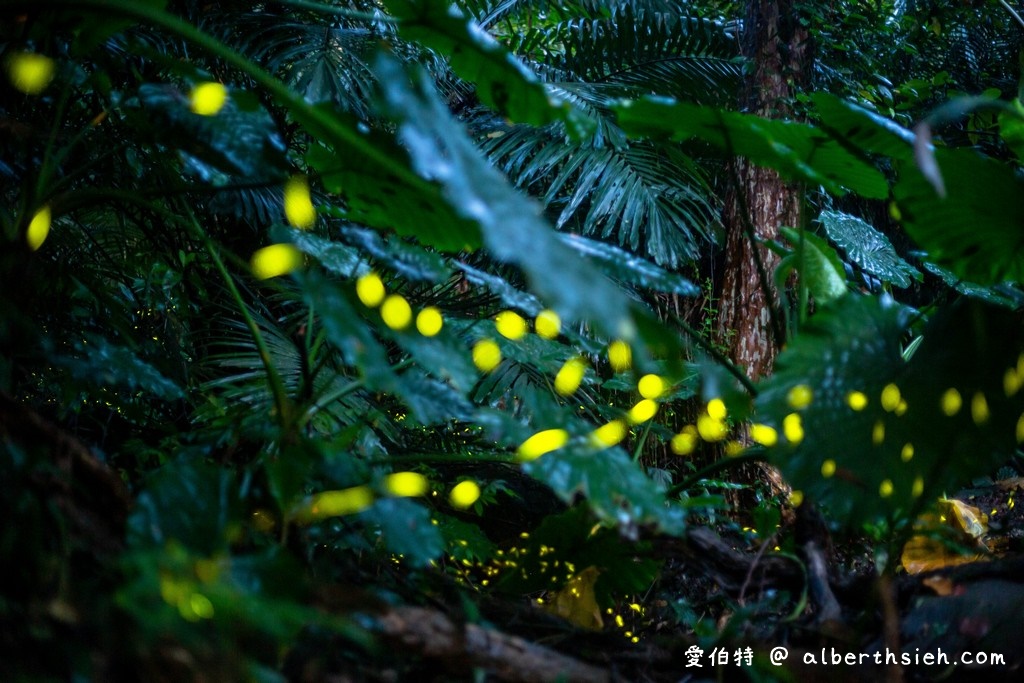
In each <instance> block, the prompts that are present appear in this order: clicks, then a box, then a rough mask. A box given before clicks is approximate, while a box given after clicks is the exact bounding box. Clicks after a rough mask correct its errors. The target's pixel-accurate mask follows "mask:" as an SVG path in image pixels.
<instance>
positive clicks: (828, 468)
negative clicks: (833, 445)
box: [821, 458, 836, 479]
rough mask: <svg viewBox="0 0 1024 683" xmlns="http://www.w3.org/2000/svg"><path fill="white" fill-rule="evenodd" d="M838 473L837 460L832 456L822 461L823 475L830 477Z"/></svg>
mask: <svg viewBox="0 0 1024 683" xmlns="http://www.w3.org/2000/svg"><path fill="white" fill-rule="evenodd" d="M835 473H836V461H835V460H832V459H831V458H830V459H828V460H826V461H825V462H823V463H821V476H823V477H825V478H826V479H828V478H829V477H831V476H832V475H833V474H835Z"/></svg>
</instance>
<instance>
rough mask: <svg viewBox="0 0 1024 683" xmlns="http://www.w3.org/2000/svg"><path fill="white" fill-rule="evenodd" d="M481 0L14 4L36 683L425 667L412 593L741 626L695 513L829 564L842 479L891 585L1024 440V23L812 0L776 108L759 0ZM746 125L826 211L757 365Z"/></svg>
mask: <svg viewBox="0 0 1024 683" xmlns="http://www.w3.org/2000/svg"><path fill="white" fill-rule="evenodd" d="M458 4H459V5H460V9H457V8H454V7H450V6H449V3H448V2H442V1H441V0H386V1H385V2H379V3H378V2H362V1H360V0H355V1H353V2H339V3H323V4H321V3H317V2H307V1H305V0H281V1H279V2H273V3H263V4H258V5H252V4H251V3H235V2H231V1H228V0H225V1H223V2H212V3H211V2H188V1H184V0H183V1H181V2H170V3H166V6H165V3H163V2H159V1H156V0H147V1H146V2H142V1H141V0H134V1H132V0H85V1H81V0H79V1H76V2H71V1H70V0H68V1H62V0H35V2H32V3H26V2H17V1H13V0H2V1H0V17H2V18H3V21H2V23H0V27H2V28H0V36H2V37H0V41H2V42H0V50H2V53H0V60H2V64H3V69H4V77H3V78H2V79H0V81H2V82H0V91H2V92H0V95H2V97H0V102H2V104H0V145H2V150H3V154H2V161H0V177H2V178H3V184H2V185H0V193H2V196H3V200H4V201H3V205H2V209H0V222H2V231H3V234H2V236H0V240H2V241H3V245H2V248H0V292H2V295H0V349H2V354H0V511H2V514H3V516H4V518H5V519H6V520H8V521H9V522H10V523H7V524H5V525H4V528H3V530H2V531H0V547H2V548H3V558H4V563H5V565H7V566H8V567H9V568H10V569H11V570H12V571H11V574H10V575H9V576H8V580H7V581H6V582H4V586H3V589H2V595H3V600H2V602H0V618H2V627H0V628H2V630H0V643H2V647H3V650H4V657H3V663H2V664H0V671H3V672H4V674H5V678H7V677H8V676H7V675H6V674H9V677H11V678H13V679H15V680H18V679H22V678H23V679H25V680H35V679H40V680H65V679H71V678H85V679H91V678H95V679H99V680H112V679H125V680H135V679H138V678H147V679H159V680H165V679H166V680H177V679H201V678H202V679H210V680H242V679H245V680H248V679H255V680H267V681H270V680H283V679H295V680H313V679H319V678H321V677H325V676H329V675H331V674H333V673H337V672H349V671H356V672H359V674H358V675H359V677H361V678H366V679H373V680H376V678H375V677H376V676H377V675H378V673H379V672H381V671H385V670H386V671H393V672H394V675H397V676H409V677H418V678H422V677H426V676H429V675H432V674H433V673H435V672H434V671H433V670H432V669H431V668H430V667H431V666H432V665H431V664H429V656H428V657H427V658H426V660H424V659H423V658H422V657H421V656H422V655H424V652H423V651H420V650H418V649H417V647H416V645H415V644H414V643H412V640H415V639H412V640H410V639H409V638H407V637H406V632H405V631H404V630H403V627H401V626H398V627H396V626H395V625H394V624H395V622H394V620H393V619H397V617H395V615H396V614H405V613H401V612H399V610H401V609H407V608H409V606H420V607H436V606H438V605H442V606H446V607H447V609H448V610H449V614H450V615H453V616H452V619H453V620H454V622H455V623H460V624H461V623H468V624H480V625H483V626H486V627H490V626H495V625H496V626H498V627H507V628H508V630H510V631H516V632H520V633H521V635H525V636H526V637H527V638H528V639H529V640H531V641H540V640H541V639H542V638H544V637H545V636H550V634H555V636H556V640H557V639H558V638H561V639H562V640H561V641H560V644H561V646H562V649H563V650H565V651H567V652H569V653H570V654H573V655H578V656H580V657H581V658H582V659H588V658H589V659H592V660H595V661H599V660H600V657H599V656H596V655H593V654H592V652H593V651H599V650H600V649H601V645H600V642H601V641H596V640H595V641H593V642H592V643H590V644H588V645H586V646H585V647H583V648H582V649H580V650H576V649H575V645H574V643H575V642H578V641H573V640H572V638H573V637H575V636H571V635H570V634H571V632H572V629H573V628H577V629H592V630H600V629H602V628H604V629H605V630H606V631H609V632H612V633H614V635H613V636H611V637H614V639H615V640H614V642H615V643H616V647H619V646H621V647H630V646H631V644H632V643H638V641H639V644H637V645H636V648H637V650H636V652H640V651H641V650H640V648H642V647H644V646H645V643H646V642H648V641H653V640H656V639H659V638H660V639H661V642H669V643H672V642H685V643H687V644H692V643H693V642H700V643H701V644H703V645H706V646H710V647H713V646H714V645H715V644H717V643H724V644H728V643H733V642H734V639H735V638H736V636H737V634H738V633H746V632H744V631H743V627H742V626H737V627H732V626H730V628H727V629H716V628H715V627H714V625H713V624H712V625H711V626H709V624H708V620H706V619H705V620H702V619H701V617H700V614H699V613H698V611H697V606H696V605H694V604H691V603H689V602H687V600H686V599H684V598H680V597H678V596H670V595H669V594H670V593H671V591H672V590H673V586H672V585H670V583H669V582H668V581H667V580H666V578H665V577H668V576H670V571H669V570H670V568H671V565H672V560H671V559H669V558H667V556H666V554H665V553H664V552H663V550H664V548H665V547H666V544H668V547H671V544H672V543H677V542H682V541H681V540H679V539H686V538H687V537H688V535H689V534H690V533H691V530H692V529H694V528H697V527H702V526H707V525H719V526H720V528H721V529H722V530H723V531H724V532H725V533H728V534H731V538H732V539H733V543H734V545H736V546H738V547H741V548H746V547H748V546H750V547H753V548H756V547H757V545H758V544H759V543H760V542H761V541H759V540H758V535H759V537H760V539H761V540H762V541H765V542H766V545H767V541H772V546H773V547H774V546H776V545H777V546H778V547H777V548H776V550H777V551H778V554H779V555H780V556H781V557H788V558H790V559H791V560H792V561H794V562H797V563H800V562H801V560H800V559H799V558H797V557H796V555H794V554H793V551H794V550H795V547H794V541H793V539H792V538H790V537H789V536H788V535H787V534H786V533H785V531H783V532H782V534H781V535H777V533H778V532H777V528H776V527H777V525H778V524H779V522H780V520H782V519H783V517H784V516H785V515H786V514H791V512H790V511H791V509H792V508H793V507H794V506H801V503H803V505H804V506H807V507H808V508H809V507H810V506H811V505H812V504H814V505H817V506H820V508H821V509H822V511H823V512H824V514H825V516H826V517H827V519H828V520H829V524H830V525H831V526H832V528H833V530H834V531H836V532H838V533H852V534H855V535H862V536H863V535H866V536H867V538H868V542H869V543H870V544H871V546H872V548H873V549H874V554H873V555H872V557H873V559H874V560H875V562H876V565H877V570H878V571H879V572H880V573H881V574H882V575H883V576H885V577H888V576H891V575H892V574H893V573H895V572H896V571H897V568H898V561H897V560H898V556H899V552H900V549H901V548H902V546H903V543H904V542H905V541H906V540H907V538H909V537H910V535H911V534H912V532H913V530H914V525H915V523H916V521H917V520H918V519H919V518H920V516H921V515H922V514H924V513H925V512H927V511H928V510H929V509H931V507H932V506H933V504H934V501H935V500H936V499H937V498H938V497H939V496H942V495H944V494H952V493H954V492H955V491H956V490H957V489H958V487H960V486H963V485H965V484H968V483H970V482H971V481H972V479H975V478H978V477H983V476H986V475H992V474H994V473H995V472H996V471H997V470H998V469H999V468H1000V467H1001V466H1007V465H1009V466H1011V467H1016V462H1017V461H1016V459H1017V458H1018V457H1019V445H1020V443H1021V442H1024V391H1022V389H1024V340H1022V332H1024V330H1022V328H1021V319H1020V310H1021V307H1022V306H1024V294H1022V291H1021V289H1020V286H1019V283H1020V282H1021V281H1022V280H1024V272H1022V268H1024V228H1022V226H1024V215H1022V214H1024V181H1022V179H1021V173H1020V161H1021V159H1024V144H1022V140H1024V136H1022V131H1024V106H1022V105H1021V102H1020V99H1018V93H1017V81H1018V77H1019V68H1017V66H1016V65H1017V62H1016V52H1017V50H1018V49H1019V47H1020V43H1021V40H1020V39H1021V36H1022V30H1021V27H1020V26H1018V25H1016V24H1015V23H1014V17H1013V15H1012V14H1011V13H1008V12H1004V11H1003V10H1002V9H1001V8H1000V7H998V6H996V7H994V8H986V9H985V10H977V11H974V10H972V9H970V8H966V9H965V8H962V7H957V8H945V9H942V8H937V7H932V6H930V5H929V6H928V7H924V6H923V5H924V3H895V4H894V3H871V4H869V3H834V4H838V5H843V6H846V7H845V10H844V11H839V9H838V8H831V7H830V8H828V9H823V8H814V7H811V8H805V10H804V13H803V14H802V15H801V16H800V17H798V18H794V20H800V21H806V22H809V23H810V25H812V26H814V27H817V28H816V31H817V33H816V36H815V37H816V40H817V41H818V45H819V55H818V61H817V64H818V68H817V72H816V74H815V77H814V78H815V86H817V88H818V90H817V91H816V92H808V93H806V95H803V96H801V98H800V102H798V103H797V104H798V107H799V110H800V112H801V117H802V120H800V121H796V120H787V121H782V120H766V119H763V118H759V117H756V116H753V115H750V114H748V113H745V112H742V111H737V110H736V107H735V106H733V102H735V101H736V100H735V95H734V94H735V92H736V91H737V89H738V88H739V87H740V84H741V81H742V78H743V74H744V69H745V67H746V66H749V65H745V64H744V63H743V60H742V59H741V58H740V57H739V54H740V51H739V50H738V47H737V42H736V41H737V35H738V32H739V31H740V30H741V27H742V26H741V22H740V21H738V20H737V19H736V16H738V14H739V12H737V8H736V7H735V6H734V5H735V3H712V2H708V3H692V4H691V3H684V2H673V1H671V0H665V1H664V2H658V1H654V0H647V1H641V0H637V1H634V2H623V3H615V4H608V3H596V2H589V1H587V0H584V1H581V2H567V3H559V4H558V5H557V6H556V5H553V4H548V3H544V2H532V3H531V2H511V1H510V2H497V3H488V2H476V1H467V2H463V3H458ZM919 5H920V6H919ZM855 40H856V41H861V40H864V41H869V42H870V41H874V42H877V44H878V45H880V46H882V48H883V49H879V50H871V51H869V50H858V49H851V46H855V45H857V44H859V42H858V43H854V42H851V41H855ZM963 46H967V48H969V49H967V48H964V47H963ZM962 49H964V50H967V51H966V52H964V53H963V54H968V56H969V60H968V61H970V64H969V65H967V66H965V65H964V64H963V63H962V62H958V61H957V59H956V55H957V54H961V52H957V51H958V50H962ZM1011 57H1012V58H1011ZM826 91H828V92H826ZM968 95H969V96H968ZM735 156H742V157H746V158H748V159H750V160H751V161H752V162H753V163H755V164H758V165H762V166H767V167H770V168H773V169H775V170H777V171H778V172H779V173H780V174H782V175H783V176H784V177H785V178H787V179H789V180H793V181H796V182H798V183H800V184H801V186H802V187H803V188H804V191H805V193H806V198H805V201H806V202H807V203H808V205H809V206H812V207H814V211H815V215H816V219H815V220H814V221H812V222H811V223H810V224H808V225H800V226H787V227H786V229H785V230H784V231H783V235H784V237H785V241H779V242H773V243H771V244H769V245H768V246H769V247H770V248H771V249H773V250H775V251H776V252H777V253H779V254H780V255H781V256H782V262H781V263H782V265H781V266H780V268H779V269H778V272H777V273H774V274H771V275H772V276H773V277H772V278H771V280H772V281H771V282H770V283H766V285H769V286H775V287H778V288H779V290H780V291H786V290H788V291H789V292H790V294H791V295H790V296H788V297H784V299H783V301H784V303H783V304H781V305H780V307H779V308H780V310H778V311H777V314H778V316H779V318H780V319H782V320H784V321H785V328H786V331H787V335H788V342H787V345H786V348H785V350H784V352H783V353H782V354H781V355H780V357H779V359H778V362H777V365H776V372H775V374H774V375H773V376H771V377H769V378H766V379H764V380H763V381H761V382H758V383H756V384H755V383H753V382H751V381H750V380H749V379H747V378H746V377H745V376H744V375H743V372H742V370H741V369H738V368H736V367H734V366H733V365H732V364H731V363H729V362H728V360H727V359H726V354H725V353H724V349H725V347H726V346H727V344H728V340H722V339H715V338H712V337H711V335H710V334H709V333H708V330H710V329H713V325H711V324H710V323H709V322H708V317H709V316H712V317H713V314H714V297H715V291H714V287H715V285H714V280H713V276H714V275H715V272H714V271H715V264H716V255H717V253H718V251H717V248H718V247H717V245H720V244H721V234H722V225H721V224H720V221H719V212H720V207H721V205H722V203H723V197H724V194H725V193H726V192H727V191H728V188H729V186H730V183H731V182H733V179H732V178H731V177H730V172H731V166H730V164H729V160H730V159H731V158H733V157H735ZM688 301H694V302H699V303H696V304H687V303H686V302H688ZM681 302H683V303H681ZM684 309H686V310H687V311H689V312H685V313H684ZM693 311H696V319H695V318H694V313H693ZM702 315H703V318H701V316H702ZM752 460H765V461H767V462H769V463H771V464H772V465H774V466H775V467H777V468H778V470H779V471H781V473H782V475H783V477H784V478H785V480H786V482H787V483H788V485H789V487H791V489H790V490H786V491H785V492H780V491H778V490H777V491H774V492H773V491H769V490H766V489H765V487H763V486H760V485H757V484H750V483H749V482H748V483H737V482H736V481H734V480H732V479H730V476H729V471H730V468H731V467H732V465H733V464H736V463H742V462H748V461H752ZM737 488H747V489H749V491H748V492H750V493H752V494H753V495H754V497H755V500H756V505H755V507H751V508H748V509H739V510H736V509H730V506H729V503H728V501H729V500H733V498H732V497H731V493H732V492H733V490H735V489H737ZM805 509H807V508H805ZM773 539H774V540H773ZM766 549H768V548H766V547H762V548H761V552H764V551H765V550H766ZM807 590H808V589H807V588H806V587H801V586H797V587H790V588H789V590H788V591H785V592H783V593H782V594H772V595H767V596H765V597H763V600H762V601H761V602H760V603H757V604H755V605H754V606H749V605H748V606H744V605H743V601H742V598H741V599H740V600H739V602H738V603H736V604H732V603H730V604H729V609H730V610H732V609H734V608H735V609H736V610H738V611H739V614H740V616H738V617H735V618H734V619H733V622H734V623H736V622H742V621H743V620H744V619H746V618H747V617H749V618H750V622H751V623H753V621H754V619H753V617H754V616H755V615H756V614H757V613H758V612H760V613H762V616H763V615H764V614H769V615H772V616H770V618H769V619H768V620H769V621H770V622H771V623H772V624H773V625H774V626H779V625H780V624H785V623H787V620H791V619H790V616H789V615H790V614H792V615H793V616H792V618H793V619H795V618H798V617H800V616H801V613H802V612H803V610H804V607H805V606H806V594H807ZM741 594H742V591H741ZM531 603H532V604H533V605H536V604H538V603H539V604H541V605H544V606H546V607H547V608H548V609H547V612H544V611H541V610H537V609H535V608H534V607H531V606H530V604H531ZM737 605H738V606H737ZM743 610H746V611H743ZM549 613H553V614H555V615H558V616H560V617H562V618H564V619H565V620H566V621H559V620H557V619H555V618H553V617H551V616H550V615H549ZM388 615H390V616H388ZM389 619H390V620H389ZM402 623H405V622H404V621H403V622H402ZM517 624H518V626H517ZM774 626H770V627H765V630H764V631H762V633H765V634H770V633H772V631H771V630H770V629H771V628H773V627H774ZM747 635H749V633H747ZM750 637H751V638H753V636H750ZM673 639H677V641H673ZM396 642H397V643H399V647H400V648H401V647H404V648H406V650H407V651H406V652H405V654H404V655H402V656H400V657H398V658H394V657H391V656H389V655H386V654H385V650H384V649H383V648H384V647H386V645H385V644H386V643H390V644H391V645H394V644H395V643H396ZM607 642H612V641H611V640H608V641H607ZM749 642H753V641H752V640H751V641H749ZM411 643H412V644H411ZM595 643H597V644H595ZM664 647H665V648H667V649H669V650H670V651H672V648H673V647H678V646H677V645H671V644H669V645H664ZM422 649H426V648H421V650H422ZM556 649H557V648H556ZM684 649H685V648H679V651H680V652H681V651H682V650H684ZM471 659H472V658H471ZM424 661H427V662H428V663H426V664H425V663H424ZM680 661H682V660H681V659H680ZM493 666H494V664H493V662H488V661H485V660H472V661H471V663H470V666H469V669H470V670H472V669H473V668H474V667H476V669H477V672H478V673H477V674H475V675H476V676H478V677H480V676H483V675H484V673H482V672H484V671H485V670H490V671H491V673H494V671H493V670H492V669H493ZM622 666H626V665H625V664H623V665H622ZM556 668H557V665H556ZM775 671H776V670H775V669H774V668H773V667H771V666H769V665H768V664H767V663H766V662H763V661H761V660H760V659H758V660H757V661H756V662H755V664H754V665H752V668H751V670H750V675H751V676H755V675H762V674H763V675H765V676H770V675H773V672H775ZM464 673H465V675H466V676H473V675H474V674H473V673H472V672H471V671H470V672H464ZM550 674H551V676H552V680H554V679H555V677H557V676H558V675H559V671H558V670H553V671H551V672H550ZM380 675H383V674H380ZM506 677H507V676H506ZM570 677H571V676H570ZM524 678H525V676H524ZM678 678H679V671H678V670H677V671H676V672H675V679H678Z"/></svg>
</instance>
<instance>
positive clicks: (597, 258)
mask: <svg viewBox="0 0 1024 683" xmlns="http://www.w3.org/2000/svg"><path fill="white" fill-rule="evenodd" d="M560 236H561V238H562V241H563V242H564V243H566V244H568V245H569V246H570V247H572V248H573V249H574V250H576V251H577V252H579V254H580V255H581V256H585V257H587V258H589V259H590V260H591V261H592V262H593V263H595V264H596V265H597V267H598V268H600V269H601V270H602V271H603V272H604V274H605V275H607V276H608V277H610V278H612V279H613V280H618V281H619V282H622V283H624V284H627V285H632V286H634V287H642V288H644V289H653V290H655V291H658V292H669V293H671V294H679V295H680V296H697V295H698V294H700V287H698V286H697V285H695V284H693V283H692V282H690V281H689V280H688V279H686V278H685V277H683V276H682V275H678V274H676V273H672V272H669V271H667V270H665V269H664V268H662V267H660V266H657V265H655V264H653V263H651V262H650V261H645V260H644V259H642V258H640V257H638V256H635V255H634V254H631V253H629V252H628V251H625V250H623V249H619V248H618V247H615V246H613V245H611V244H606V243H604V242H598V241H596V240H591V239H587V238H586V237H580V236H579V235H573V234H572V233H561V234H560Z"/></svg>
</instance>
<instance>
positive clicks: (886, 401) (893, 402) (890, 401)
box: [882, 384, 903, 413]
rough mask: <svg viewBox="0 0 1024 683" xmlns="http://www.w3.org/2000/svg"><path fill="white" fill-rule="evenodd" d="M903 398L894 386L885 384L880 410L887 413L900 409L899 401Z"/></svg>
mask: <svg viewBox="0 0 1024 683" xmlns="http://www.w3.org/2000/svg"><path fill="white" fill-rule="evenodd" d="M902 400H903V398H902V396H900V388H899V387H898V386H896V385H895V384H886V385H885V388H884V389H882V408H883V409H885V410H886V411H888V412H890V413H891V412H893V411H895V410H896V409H897V408H899V407H900V401H902Z"/></svg>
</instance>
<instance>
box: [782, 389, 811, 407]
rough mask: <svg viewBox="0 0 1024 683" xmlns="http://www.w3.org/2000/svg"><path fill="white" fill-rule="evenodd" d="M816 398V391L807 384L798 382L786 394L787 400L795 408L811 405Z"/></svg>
mask: <svg viewBox="0 0 1024 683" xmlns="http://www.w3.org/2000/svg"><path fill="white" fill-rule="evenodd" d="M812 400H814V392H813V391H812V390H811V388H810V387H809V386H807V385H806V384H797V385H796V386H795V387H793V388H792V389H790V390H789V393H788V394H786V402H787V403H789V407H790V408H792V409H793V410H801V409H803V408H806V407H807V406H809V405H811V401H812Z"/></svg>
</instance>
